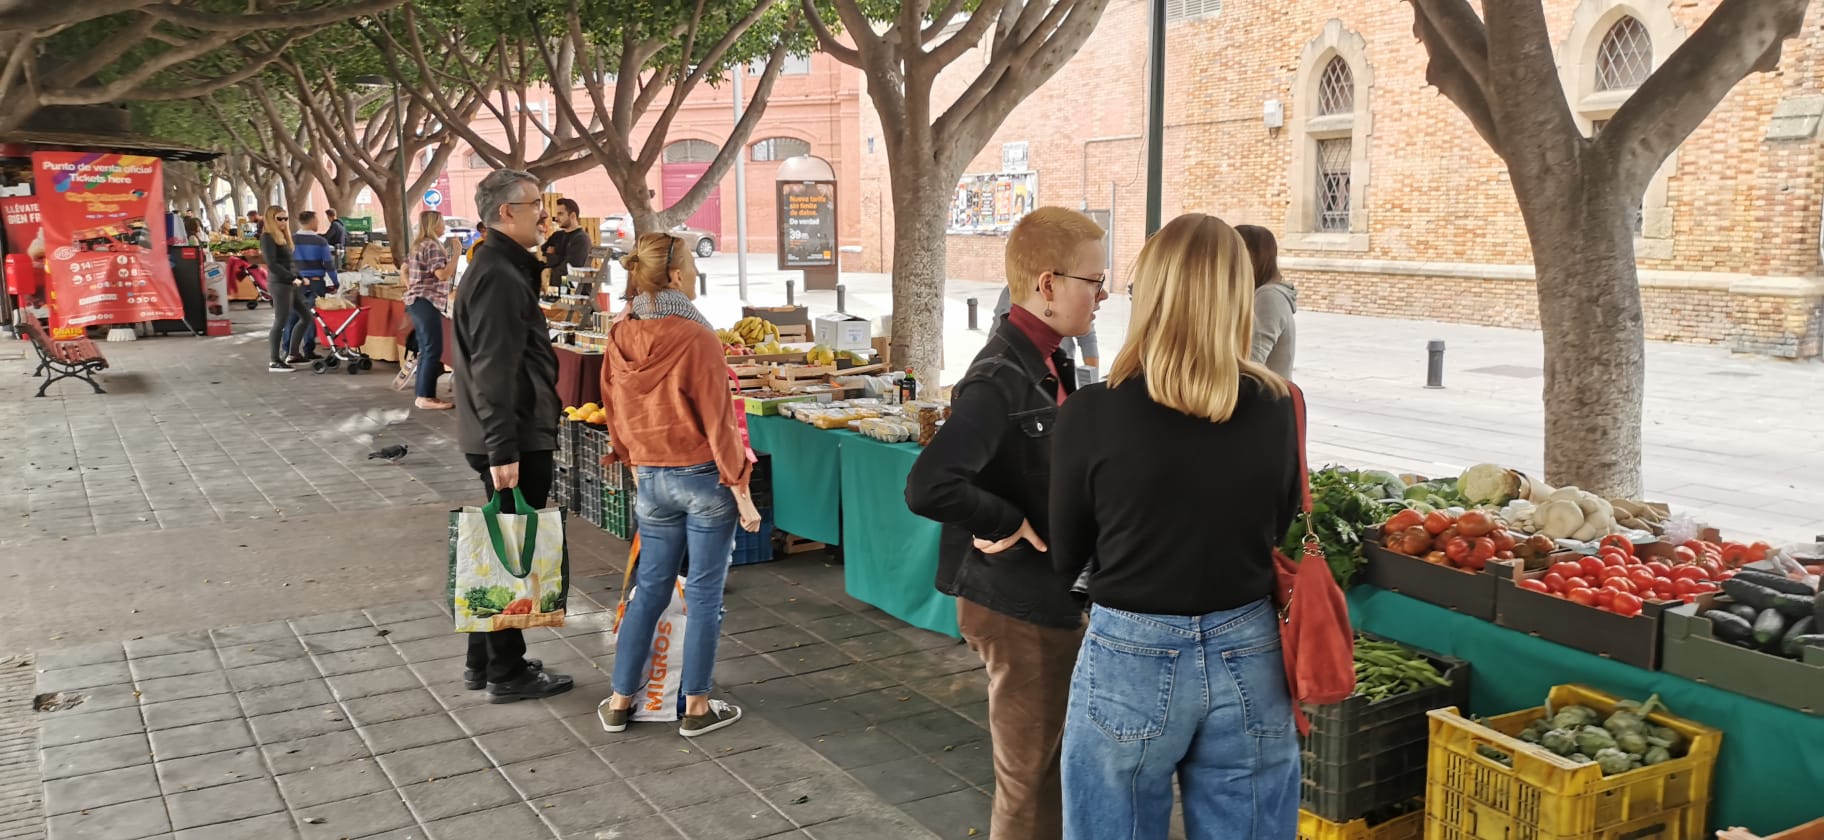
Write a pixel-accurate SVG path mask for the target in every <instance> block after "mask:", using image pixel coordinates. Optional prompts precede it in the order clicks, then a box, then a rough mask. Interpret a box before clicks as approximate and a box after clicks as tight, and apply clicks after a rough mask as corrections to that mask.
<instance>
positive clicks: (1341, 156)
mask: <svg viewBox="0 0 1824 840" xmlns="http://www.w3.org/2000/svg"><path fill="white" fill-rule="evenodd" d="M1718 2H1719V0H1547V3H1546V9H1547V16H1548V20H1549V23H1550V26H1551V30H1552V38H1553V43H1554V45H1555V48H1556V50H1557V54H1558V57H1559V65H1560V68H1561V77H1562V80H1563V83H1564V84H1565V86H1566V91H1567V100H1568V101H1569V102H1570V103H1571V107H1572V110H1573V112H1574V113H1575V115H1576V117H1577V119H1578V121H1579V123H1580V124H1581V125H1582V126H1583V127H1584V128H1585V129H1586V130H1590V131H1597V130H1600V128H1601V125H1602V122H1603V121H1604V120H1606V119H1607V117H1608V116H1609V115H1611V114H1612V113H1613V112H1614V111H1615V109H1616V108H1617V107H1619V105H1620V104H1621V103H1622V102H1623V101H1625V100H1626V98H1627V96H1628V95H1629V93H1630V92H1631V90H1632V88H1633V86H1635V85H1637V84H1638V82H1639V80H1640V79H1641V78H1643V77H1644V74H1645V73H1647V72H1649V71H1650V69H1651V68H1652V67H1655V66H1657V65H1658V64H1659V63H1660V62H1663V61H1664V60H1665V59H1666V57H1667V56H1669V55H1670V54H1671V52H1672V50H1673V49H1675V48H1676V47H1677V46H1678V44H1679V43H1681V42H1682V41H1683V39H1684V38H1686V37H1687V36H1688V35H1689V34H1690V33H1691V32H1693V31H1694V30H1695V29H1696V28H1697V27H1698V26H1699V25H1700V24H1701V23H1702V22H1703V20H1704V19H1705V17H1706V16H1707V15H1708V14H1709V13H1710V11H1711V10H1712V9H1714V8H1715V7H1716V5H1717V3H1718ZM1172 7H1173V8H1174V9H1175V10H1182V13H1183V16H1182V17H1181V18H1179V19H1176V20H1172V21H1171V22H1170V23H1169V24H1168V28H1167V46H1166V50H1167V62H1168V67H1167V68H1166V78H1167V86H1166V109H1167V110H1166V131H1165V137H1164V145H1165V158H1164V159H1165V190H1164V209H1165V214H1166V216H1167V218H1170V217H1171V216H1172V215H1175V214H1177V213H1181V212H1185V211H1189V210H1199V211H1205V212H1212V213H1215V214H1217V215H1220V216H1222V217H1223V218H1224V219H1226V220H1228V221H1230V222H1232V223H1253V224H1259V225H1263V226H1266V227H1268V228H1269V229H1271V230H1273V231H1275V232H1276V233H1277V234H1278V235H1279V236H1280V239H1281V245H1282V249H1283V250H1282V266H1283V268H1284V269H1285V270H1286V274H1287V276H1288V279H1289V280H1290V281H1291V282H1293V283H1294V284H1295V285H1297V286H1298V287H1299V290H1300V303H1301V304H1302V305H1303V306H1305V307H1306V308H1309V309H1314V310H1320V311H1334V312H1349V313H1358V314H1370V315H1382V316H1390V317H1408V318H1424V319H1442V320H1451V321H1462V322H1469V323H1479V324H1490V325H1502V326H1515V327H1529V328H1530V327H1536V326H1537V323H1538V306H1537V298H1536V289H1535V286H1534V284H1533V282H1532V269H1531V250H1530V247H1529V245H1528V242H1527V237H1526V234H1525V231H1524V228H1523V227H1522V224H1521V221H1520V216H1519V211H1518V208H1517V206H1516V203H1515V200H1514V196H1513V191H1512V185H1511V184H1510V182H1509V181H1508V179H1507V177H1506V172H1505V168H1504V167H1503V165H1502V164H1501V161H1500V160H1499V158H1497V157H1496V156H1495V155H1494V153H1493V152H1492V151H1490V150H1489V149H1488V148H1487V146H1486V145H1485V144H1484V143H1483V142H1482V140H1481V138H1480V137H1479V136H1478V135H1477V134H1476V133H1475V131H1474V130H1473V129H1472V128H1471V127H1470V125H1469V122H1468V121H1467V120H1466V119H1465V118H1464V117H1463V116H1462V115H1461V114H1460V113H1459V112H1458V111H1457V110H1456V108H1455V106H1453V105H1452V104H1451V103H1450V102H1449V101H1448V100H1446V99H1445V98H1444V97H1443V96H1441V95H1440V94H1439V93H1438V92H1437V91H1436V90H1435V89H1433V88H1431V87H1429V86H1428V85H1426V83H1425V79H1424V73H1425V65H1426V56H1425V52H1424V49H1423V47H1421V46H1420V45H1419V44H1418V43H1417V41H1416V40H1415V39H1414V38H1413V35H1412V10H1411V9H1410V8H1409V7H1408V6H1407V5H1406V4H1405V3H1404V2H1400V0H1368V2H1361V3H1349V2H1341V0H1293V2H1289V3H1284V4H1257V3H1251V4H1222V3H1220V2H1218V1H1217V0H1186V2H1184V3H1182V4H1180V3H1174V4H1172ZM1147 9H1148V3H1147V0H1112V2H1111V4H1110V6H1109V8H1108V11H1107V12H1106V13H1105V15H1104V17H1103V20H1102V23H1101V25H1100V27H1099V28H1098V30H1097V31H1096V33H1095V34H1094V35H1093V36H1092V37H1091V39H1090V41H1089V42H1088V44H1087V45H1086V46H1085V47H1084V48H1083V50H1082V51H1081V52H1080V53H1079V54H1078V55H1077V56H1076V57H1075V58H1074V59H1073V60H1072V61H1071V62H1070V64H1068V65H1067V66H1066V67H1065V68H1064V69H1063V70H1062V71H1061V72H1059V74H1058V75H1057V76H1055V77H1054V78H1053V79H1052V80H1051V81H1050V82H1048V83H1047V84H1046V85H1045V86H1044V87H1042V88H1041V89H1040V90H1039V91H1037V92H1036V93H1035V94H1034V95H1033V96H1032V97H1030V98H1029V99H1028V100H1026V101H1025V102H1024V103H1023V104H1022V105H1021V106H1020V107H1019V108H1018V109H1017V110H1016V111H1015V112H1014V114H1013V115H1012V116H1011V117H1010V118H1009V119H1008V120H1007V122H1006V123H1005V124H1004V125H1003V126H1002V128H1001V129H1000V131H999V132H997V134H996V136H995V137H994V138H993V140H991V141H990V143H989V144H988V145H987V147H985V148H984V149H983V150H982V152H981V154H980V155H979V156H978V157H977V158H976V160H975V161H974V162H973V164H972V165H971V166H970V167H969V168H968V170H967V172H969V173H972V174H974V173H994V172H997V171H998V170H999V169H1000V168H1001V167H1002V156H1003V149H1004V144H1021V143H1023V144H1025V150H1026V159H1027V161H1028V164H1027V166H1028V168H1029V169H1030V170H1032V171H1034V172H1036V173H1037V181H1038V187H1037V190H1038V194H1037V201H1038V203H1040V204H1059V205H1064V206H1068V207H1078V208H1082V209H1085V210H1089V211H1092V212H1094V213H1096V214H1097V215H1103V214H1106V216H1105V218H1108V219H1109V220H1110V224H1109V226H1110V228H1111V230H1112V251H1113V257H1112V263H1113V265H1112V266H1111V268H1112V269H1113V275H1114V277H1115V279H1116V281H1117V285H1121V284H1124V283H1125V279H1126V278H1125V273H1126V269H1127V266H1128V264H1129V263H1130V262H1131V261H1132V259H1133V257H1134V255H1135V254H1137V253H1138V251H1139V247H1140V244H1141V242H1142V238H1143V234H1144V231H1143V227H1144V217H1145V211H1144V203H1145V181H1144V172H1145V159H1144V157H1143V142H1144V141H1143V140H1142V138H1141V135H1142V132H1143V130H1144V107H1145V101H1146V99H1145V97H1146V92H1145V88H1144V80H1145V66H1144V65H1145V61H1146V55H1147V43H1146V38H1147ZM979 67H980V57H979V55H969V56H964V57H963V58H962V59H959V60H958V61H957V63H956V64H955V65H953V67H952V68H951V71H950V72H949V73H946V74H945V76H943V77H940V82H939V85H940V87H939V91H940V95H949V96H954V95H956V93H957V92H960V89H961V87H962V86H963V85H964V84H966V83H967V81H968V79H969V78H971V77H973V75H974V73H975V72H977V70H979ZM1820 114H1824V0H1820V2H1816V3H1814V4H1813V7H1812V11H1811V12H1810V13H1809V14H1808V16H1807V19H1806V21H1805V25H1804V28H1803V30H1802V32H1801V34H1800V36H1799V37H1797V38H1794V39H1793V40H1791V41H1788V42H1787V44H1786V49H1785V53H1784V56H1783V58H1782V60H1781V64H1780V69H1779V71H1778V72H1775V73H1770V74H1760V75H1755V76H1752V77H1750V78H1748V79H1747V80H1745V81H1744V82H1742V83H1741V84H1740V85H1739V86H1738V87H1737V88H1736V89H1735V90H1734V92H1732V93H1731V94H1730V96H1729V97H1728V98H1727V99H1725V100H1724V101H1723V103H1722V105H1721V106H1720V107H1719V108H1718V109H1717V110H1716V112H1715V113H1713V114H1712V115H1711V117H1710V118H1709V119H1708V120H1706V121H1705V122H1704V124H1703V125H1702V126H1701V127H1700V128H1699V129H1698V130H1697V131H1696V132H1695V133H1693V134H1692V135H1691V137H1689V138H1688V139H1687V140H1686V141H1685V143H1684V145H1683V146H1682V147H1681V148H1680V149H1679V151H1678V152H1677V153H1676V154H1675V155H1674V157H1673V158H1672V159H1671V160H1670V161H1668V163H1667V164H1666V166H1665V167H1664V168H1663V169H1662V171H1661V172H1660V174H1659V176H1658V177H1657V178H1655V180H1654V183H1653V185H1652V186H1651V187H1650V188H1649V189H1648V191H1647V194H1646V195H1645V196H1644V197H1643V201H1642V207H1641V211H1640V216H1639V218H1638V229H1639V236H1638V237H1637V240H1636V250H1637V253H1638V256H1639V265H1640V268H1641V278H1640V279H1641V286H1642V298H1643V302H1644V305H1645V310H1646V328H1647V336H1648V337H1649V338H1653V339H1667V340H1679V341H1690V342H1700V343H1711V344H1717V345H1721V346H1723V347H1726V348H1728V349H1730V350H1735V351H1740V352H1749V353H1757V354H1765V355H1771V356H1778V357H1787V358H1804V357H1813V356H1817V355H1819V352H1820V346H1819V344H1820V304H1821V303H1824V272H1821V271H1820V258H1821V254H1820V252H1821V250H1824V242H1821V240H1820V223H1821V216H1824V206H1821V202H1820V197H1821V196H1824V144H1821V143H1820V140H1819V131H1818V127H1819V116H1820ZM1276 115H1277V118H1276ZM879 131H880V128H879V120H878V117H877V116H876V115H875V114H874V113H873V112H872V107H871V104H870V103H869V102H868V101H867V98H866V97H865V96H864V97H862V100H861V114H860V138H861V141H862V146H861V148H860V149H859V150H858V151H859V158H860V167H859V169H860V174H859V177H860V182H859V185H860V190H859V192H860V203H861V210H862V214H863V217H864V219H865V223H864V224H863V225H862V227H861V230H860V231H859V233H860V235H861V240H860V241H861V245H862V247H861V253H860V254H859V255H854V256H852V257H851V258H850V259H848V260H846V261H845V266H846V267H848V268H850V269H858V270H875V271H881V270H887V269H888V267H890V265H891V248H892V207H891V200H890V197H889V196H888V194H887V192H886V189H887V167H886V157H885V151H884V147H883V146H882V145H881V144H878V143H873V138H875V137H878V135H879ZM870 144H872V146H873V147H872V148H870V147H869V146H870ZM1012 148H1014V149H1017V148H1019V147H1018V146H1017V145H1016V146H1013V147H1012ZM1003 244H1004V234H954V235H952V236H951V237H949V266H948V268H949V274H950V276H952V277H959V278H969V279H996V278H999V277H1000V276H1002V270H1003V269H1002V263H1001V254H1002V247H1003Z"/></svg>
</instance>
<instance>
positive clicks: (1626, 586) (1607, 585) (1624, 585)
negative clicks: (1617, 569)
mask: <svg viewBox="0 0 1824 840" xmlns="http://www.w3.org/2000/svg"><path fill="white" fill-rule="evenodd" d="M1602 588H1604V589H1613V590H1615V591H1616V592H1638V591H1640V587H1637V586H1635V585H1634V581H1631V580H1628V579H1627V578H1625V577H1612V578H1609V579H1608V580H1605V581H1603V582H1602Z"/></svg>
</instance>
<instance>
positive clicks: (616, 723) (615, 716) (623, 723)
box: [595, 695, 633, 732]
mask: <svg viewBox="0 0 1824 840" xmlns="http://www.w3.org/2000/svg"><path fill="white" fill-rule="evenodd" d="M612 702H614V695H609V696H608V698H607V699H606V700H603V701H602V702H601V703H599V704H597V705H596V707H595V716H596V717H598V718H601V719H602V731H603V732H625V731H627V722H628V721H630V720H633V707H632V706H628V707H627V708H625V709H612V708H609V707H608V704H609V703H612Z"/></svg>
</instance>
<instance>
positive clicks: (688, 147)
mask: <svg viewBox="0 0 1824 840" xmlns="http://www.w3.org/2000/svg"><path fill="white" fill-rule="evenodd" d="M715 159H716V144H714V143H711V142H709V141H707V140H679V141H678V142H676V143H673V144H671V145H669V146H666V147H665V162H666V163H709V162H710V161H712V160H715Z"/></svg>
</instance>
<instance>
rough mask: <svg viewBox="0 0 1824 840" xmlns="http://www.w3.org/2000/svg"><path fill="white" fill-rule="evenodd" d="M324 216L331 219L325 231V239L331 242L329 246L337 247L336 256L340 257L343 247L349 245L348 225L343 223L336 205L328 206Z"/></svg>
mask: <svg viewBox="0 0 1824 840" xmlns="http://www.w3.org/2000/svg"><path fill="white" fill-rule="evenodd" d="M323 218H325V219H328V220H329V228H328V229H327V230H325V231H323V239H324V241H326V242H328V243H329V247H331V248H334V249H336V256H337V257H340V256H342V249H344V248H347V247H348V226H347V225H344V224H342V217H341V216H339V215H337V214H336V208H334V207H330V208H326V209H325V210H324V211H323Z"/></svg>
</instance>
